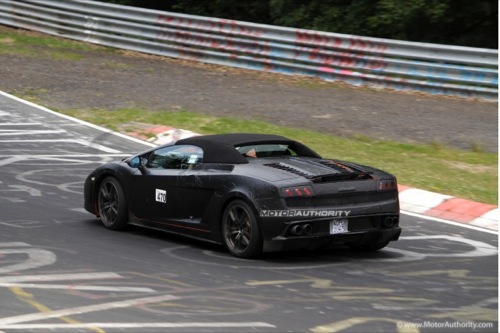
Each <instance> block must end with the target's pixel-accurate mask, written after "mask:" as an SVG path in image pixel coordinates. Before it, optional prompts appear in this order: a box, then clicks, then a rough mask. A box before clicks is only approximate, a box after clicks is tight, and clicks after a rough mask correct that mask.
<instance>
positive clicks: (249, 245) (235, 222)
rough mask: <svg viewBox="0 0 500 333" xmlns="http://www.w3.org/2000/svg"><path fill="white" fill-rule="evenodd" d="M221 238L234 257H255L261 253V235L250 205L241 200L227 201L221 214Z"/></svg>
mask: <svg viewBox="0 0 500 333" xmlns="http://www.w3.org/2000/svg"><path fill="white" fill-rule="evenodd" d="M222 238H223V239H224V243H225V244H226V247H227V249H228V250H229V252H231V254H232V255H234V256H236V257H239V258H255V257H257V256H259V255H260V254H261V253H262V244H263V241H262V235H261V233H260V229H259V225H258V223H257V218H256V217H255V214H254V212H253V210H252V208H251V207H250V205H248V204H247V203H246V202H244V201H242V200H234V201H232V202H231V203H229V205H228V206H227V207H226V209H225V210H224V214H223V216H222Z"/></svg>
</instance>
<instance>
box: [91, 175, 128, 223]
mask: <svg viewBox="0 0 500 333" xmlns="http://www.w3.org/2000/svg"><path fill="white" fill-rule="evenodd" d="M97 205H98V208H99V216H100V217H101V221H102V224H104V226H105V227H106V228H108V229H112V230H122V229H125V227H126V226H127V223H128V208H127V202H126V199H125V194H124V192H123V189H122V186H121V185H120V183H119V182H118V180H117V179H116V178H114V177H106V178H105V179H104V180H103V181H102V183H101V184H100V185H99V191H98V192H97Z"/></svg>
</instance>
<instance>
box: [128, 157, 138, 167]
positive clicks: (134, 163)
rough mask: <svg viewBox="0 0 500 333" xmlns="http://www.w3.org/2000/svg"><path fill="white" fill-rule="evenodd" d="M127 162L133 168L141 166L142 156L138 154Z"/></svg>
mask: <svg viewBox="0 0 500 333" xmlns="http://www.w3.org/2000/svg"><path fill="white" fill-rule="evenodd" d="M127 164H128V165H129V167H131V168H139V167H140V166H141V158H140V157H139V156H136V157H134V158H132V159H130V160H129V161H128V163H127Z"/></svg>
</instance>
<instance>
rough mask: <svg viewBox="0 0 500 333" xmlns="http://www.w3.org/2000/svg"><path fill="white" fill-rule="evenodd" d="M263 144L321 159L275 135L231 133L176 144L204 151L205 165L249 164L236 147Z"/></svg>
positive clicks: (304, 147)
mask: <svg viewBox="0 0 500 333" xmlns="http://www.w3.org/2000/svg"><path fill="white" fill-rule="evenodd" d="M261 144H286V145H288V146H289V147H290V148H291V149H292V150H294V151H295V152H296V153H297V154H298V155H300V156H304V157H317V158H319V157H320V156H319V155H318V154H317V153H316V152H314V151H313V150H311V149H309V148H308V147H306V146H305V145H303V144H302V143H300V142H297V141H294V140H290V139H288V138H285V137H284V136H280V135H274V134H254V133H231V134H214V135H202V136H193V137H190V138H186V139H182V140H178V141H177V142H176V143H175V145H194V146H197V147H200V148H201V149H203V161H204V162H205V163H228V164H243V163H248V159H247V158H246V157H244V156H243V155H242V154H241V153H240V152H239V151H238V150H236V149H235V147H241V146H249V145H261Z"/></svg>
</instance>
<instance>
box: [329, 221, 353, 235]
mask: <svg viewBox="0 0 500 333" xmlns="http://www.w3.org/2000/svg"><path fill="white" fill-rule="evenodd" d="M347 224H348V222H347V219H341V220H332V221H330V234H340V233H343V232H348V231H349V230H348V229H347Z"/></svg>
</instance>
